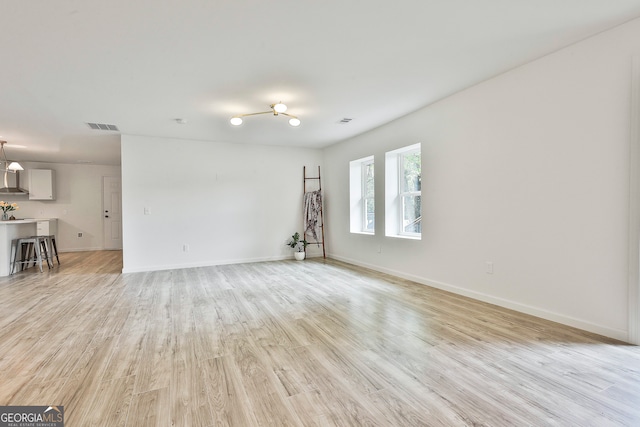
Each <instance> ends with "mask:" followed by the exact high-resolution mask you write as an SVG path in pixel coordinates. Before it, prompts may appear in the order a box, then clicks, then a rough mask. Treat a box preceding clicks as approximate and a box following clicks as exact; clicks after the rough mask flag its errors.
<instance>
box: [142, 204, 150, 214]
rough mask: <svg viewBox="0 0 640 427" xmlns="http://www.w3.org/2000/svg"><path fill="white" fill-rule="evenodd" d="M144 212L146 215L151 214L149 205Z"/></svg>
mask: <svg viewBox="0 0 640 427" xmlns="http://www.w3.org/2000/svg"><path fill="white" fill-rule="evenodd" d="M144 214H145V215H151V209H149V208H148V207H146V206H145V207H144Z"/></svg>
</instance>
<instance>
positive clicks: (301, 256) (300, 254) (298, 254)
mask: <svg viewBox="0 0 640 427" xmlns="http://www.w3.org/2000/svg"><path fill="white" fill-rule="evenodd" d="M305 255H306V253H305V252H294V253H293V256H294V257H296V259H297V260H298V261H302V260H303V259H304V256H305Z"/></svg>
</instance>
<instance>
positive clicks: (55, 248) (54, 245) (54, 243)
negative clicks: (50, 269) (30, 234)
mask: <svg viewBox="0 0 640 427" xmlns="http://www.w3.org/2000/svg"><path fill="white" fill-rule="evenodd" d="M51 244H52V245H53V252H52V255H51V264H53V254H55V256H56V260H58V265H60V258H58V247H57V246H56V238H55V237H52V238H51Z"/></svg>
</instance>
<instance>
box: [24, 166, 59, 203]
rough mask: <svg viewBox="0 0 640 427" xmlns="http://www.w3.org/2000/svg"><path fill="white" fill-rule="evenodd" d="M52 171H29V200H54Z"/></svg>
mask: <svg viewBox="0 0 640 427" xmlns="http://www.w3.org/2000/svg"><path fill="white" fill-rule="evenodd" d="M53 190H54V180H53V171H52V170H51V169H29V200H54V199H55V193H54V191H53Z"/></svg>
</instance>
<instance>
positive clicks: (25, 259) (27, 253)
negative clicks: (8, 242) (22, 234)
mask: <svg viewBox="0 0 640 427" xmlns="http://www.w3.org/2000/svg"><path fill="white" fill-rule="evenodd" d="M25 264H26V265H27V268H29V264H31V243H23V244H22V262H21V263H20V271H24V266H25Z"/></svg>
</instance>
